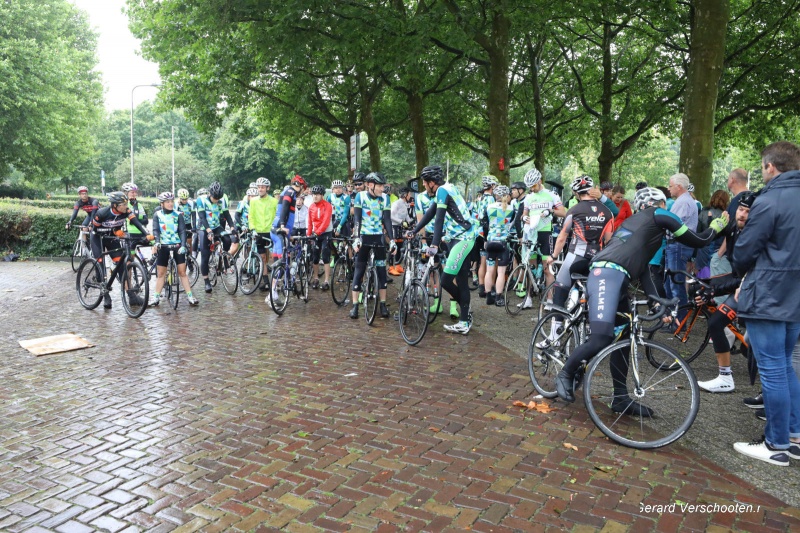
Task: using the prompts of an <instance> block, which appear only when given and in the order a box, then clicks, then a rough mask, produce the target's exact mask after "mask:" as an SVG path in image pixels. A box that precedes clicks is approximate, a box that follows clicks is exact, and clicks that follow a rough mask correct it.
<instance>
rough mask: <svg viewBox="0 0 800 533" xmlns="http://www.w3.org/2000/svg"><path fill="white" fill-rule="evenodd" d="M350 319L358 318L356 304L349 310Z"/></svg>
mask: <svg viewBox="0 0 800 533" xmlns="http://www.w3.org/2000/svg"><path fill="white" fill-rule="evenodd" d="M349 316H350V318H352V319H353V320H355V319H356V318H358V304H356V305H354V306H353V308H352V309H350V315H349Z"/></svg>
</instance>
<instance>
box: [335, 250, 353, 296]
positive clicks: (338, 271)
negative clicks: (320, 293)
mask: <svg viewBox="0 0 800 533" xmlns="http://www.w3.org/2000/svg"><path fill="white" fill-rule="evenodd" d="M332 278H333V279H332V283H331V297H332V298H333V301H334V303H335V304H336V305H338V306H340V307H341V306H343V305H344V304H345V303H347V298H348V296H349V295H350V284H351V283H352V281H353V272H352V271H350V268H349V264H348V260H347V258H346V257H340V258H339V259H337V260H336V263H334V265H333V274H332Z"/></svg>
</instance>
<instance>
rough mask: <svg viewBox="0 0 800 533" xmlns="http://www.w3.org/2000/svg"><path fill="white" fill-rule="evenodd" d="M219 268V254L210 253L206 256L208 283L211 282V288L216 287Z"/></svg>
mask: <svg viewBox="0 0 800 533" xmlns="http://www.w3.org/2000/svg"><path fill="white" fill-rule="evenodd" d="M218 266H219V253H217V252H212V253H211V255H209V256H208V281H210V282H211V286H212V287H216V286H217V274H218V272H217V267H218Z"/></svg>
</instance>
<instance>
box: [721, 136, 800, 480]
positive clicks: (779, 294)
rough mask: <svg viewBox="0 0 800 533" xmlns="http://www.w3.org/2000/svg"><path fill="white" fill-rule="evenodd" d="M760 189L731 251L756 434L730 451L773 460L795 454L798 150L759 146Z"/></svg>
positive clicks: (799, 322)
mask: <svg viewBox="0 0 800 533" xmlns="http://www.w3.org/2000/svg"><path fill="white" fill-rule="evenodd" d="M761 174H762V177H763V179H764V183H765V185H764V188H763V189H761V191H760V193H759V196H758V198H756V200H755V202H753V207H752V208H751V209H750V215H749V218H748V220H747V225H746V226H745V228H744V230H743V231H742V233H741V235H740V236H739V239H738V240H737V242H736V247H735V248H734V251H733V268H734V270H735V271H737V272H741V273H743V274H744V278H743V279H742V284H741V286H740V288H739V290H738V291H737V293H736V296H737V297H736V301H737V305H738V314H739V316H740V317H742V318H745V319H746V322H747V331H748V335H749V337H750V344H751V346H752V348H753V353H754V354H755V357H756V361H758V368H759V373H760V375H761V386H762V393H763V396H764V409H765V410H766V414H767V425H766V427H765V429H764V436H763V437H761V438H760V439H757V440H754V441H753V442H750V443H746V442H737V443H735V444H734V445H733V448H734V450H736V451H737V452H739V453H741V454H743V455H747V456H749V457H753V458H754V459H759V460H761V461H765V462H767V463H770V464H774V465H777V466H788V465H789V458H793V459H800V380H798V377H797V374H795V372H794V369H793V368H792V348H793V347H794V345H795V343H796V342H797V339H798V337H800V283H798V282H797V280H798V277H799V276H800V239H798V238H797V236H798V235H800V209H798V208H797V206H798V202H800V148H798V147H797V146H796V145H795V144H792V143H790V142H783V141H782V142H776V143H772V144H770V145H769V146H767V147H766V148H764V150H763V151H762V152H761Z"/></svg>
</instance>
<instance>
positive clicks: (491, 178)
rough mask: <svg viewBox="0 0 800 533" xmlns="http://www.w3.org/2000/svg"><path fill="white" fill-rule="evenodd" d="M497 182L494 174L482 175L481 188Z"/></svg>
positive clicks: (484, 188)
mask: <svg viewBox="0 0 800 533" xmlns="http://www.w3.org/2000/svg"><path fill="white" fill-rule="evenodd" d="M498 183H499V182H498V181H497V178H495V177H494V176H484V177H482V178H481V190H483V191H485V190H486V189H489V188H491V187H494V186H495V185H497V184H498Z"/></svg>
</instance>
